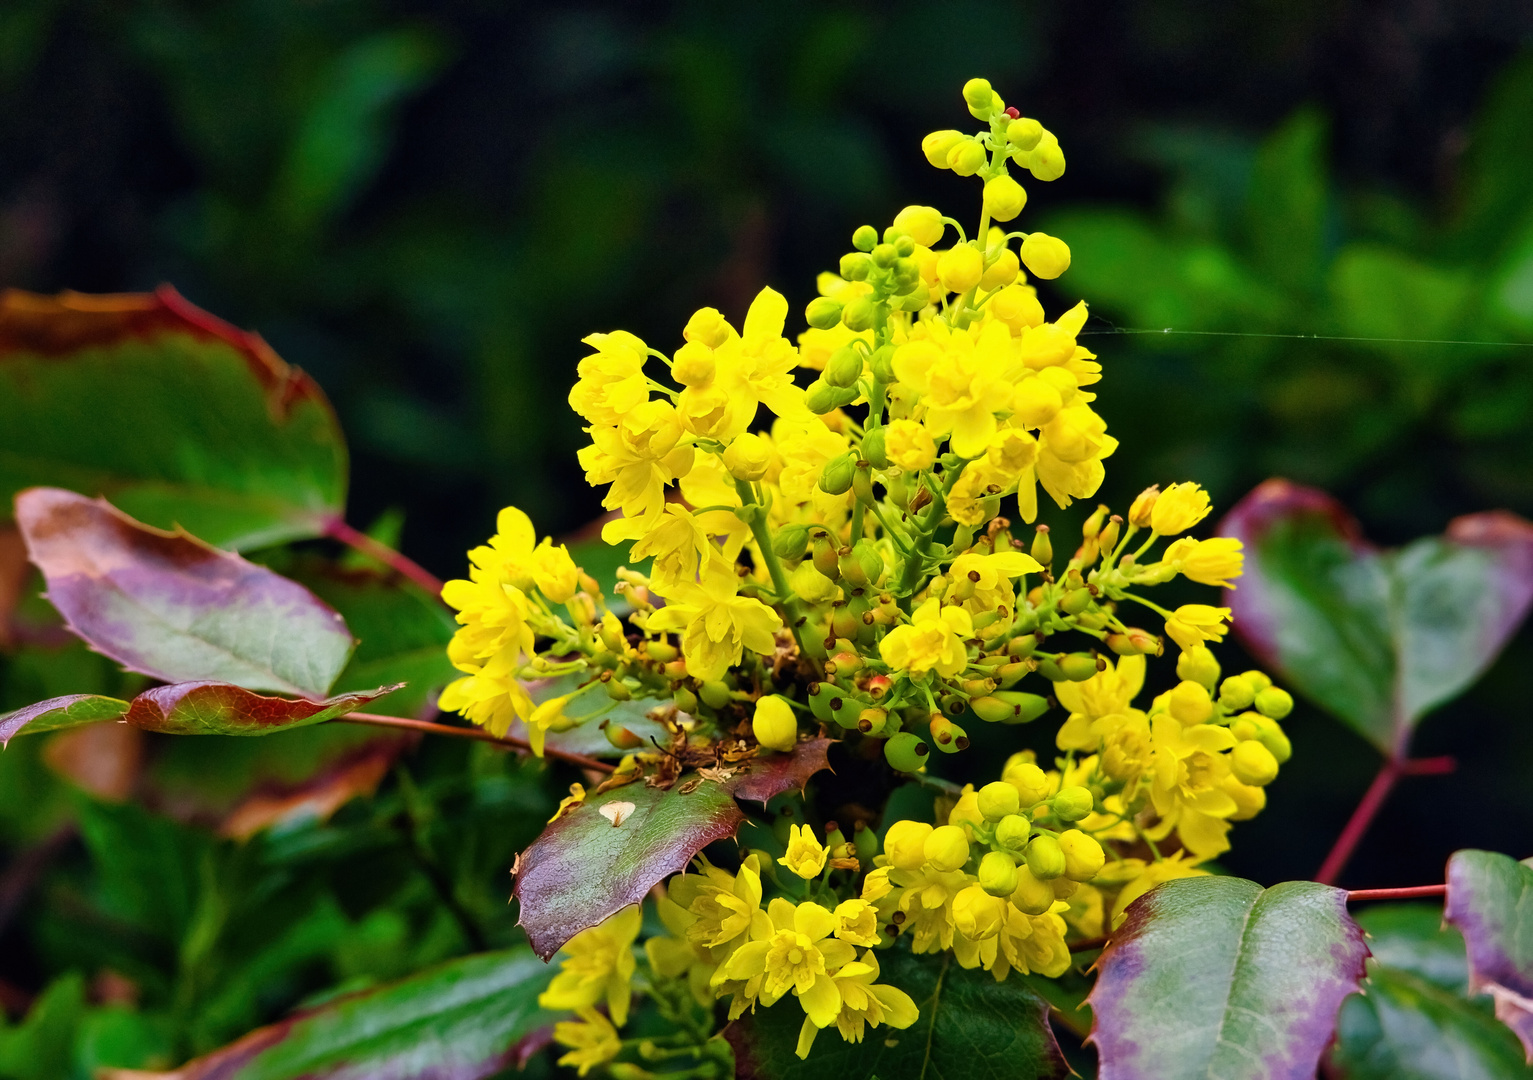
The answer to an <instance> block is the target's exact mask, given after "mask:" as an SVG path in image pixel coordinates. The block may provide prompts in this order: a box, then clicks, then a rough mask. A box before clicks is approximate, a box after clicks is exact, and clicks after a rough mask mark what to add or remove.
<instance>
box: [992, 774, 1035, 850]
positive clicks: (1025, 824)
mask: <svg viewBox="0 0 1533 1080" xmlns="http://www.w3.org/2000/svg"><path fill="white" fill-rule="evenodd" d="M1008 786H1010V785H1008ZM1032 835H1033V826H1032V823H1031V822H1029V821H1028V820H1027V818H1026V817H1024V816H1023V815H1022V814H1007V815H1006V816H1005V817H1003V818H1002V819H1001V820H1000V821H997V822H996V823H995V842H996V845H997V846H998V847H1001V848H1004V849H1005V850H1007V851H1011V852H1015V853H1017V854H1021V853H1022V852H1023V851H1024V850H1026V848H1027V840H1028V837H1030V836H1032Z"/></svg>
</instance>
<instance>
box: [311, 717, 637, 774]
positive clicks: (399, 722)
mask: <svg viewBox="0 0 1533 1080" xmlns="http://www.w3.org/2000/svg"><path fill="white" fill-rule="evenodd" d="M336 719H337V720H338V721H340V722H342V723H347V724H368V725H370V726H372V727H389V728H404V729H406V730H408V731H421V732H425V733H426V734H428V735H447V736H450V737H452V738H455V739H475V740H477V741H479V742H488V743H498V744H500V745H501V746H506V747H510V748H511V749H513V750H521V751H523V752H524V753H531V752H532V745H531V744H530V743H528V742H527V740H525V739H518V738H516V737H515V736H514V735H491V734H490V733H489V732H488V731H485V730H483V729H482V728H471V727H459V726H457V725H454V724H433V723H432V722H431V721H429V720H407V719H405V718H404V717H402V716H379V715H377V714H376V713H361V712H354V713H347V714H346V715H345V716H340V717H337V718H336ZM543 756H544V757H548V758H553V759H554V760H555V761H564V762H568V763H569V764H571V765H579V766H580V767H581V768H582V769H594V770H596V771H597V772H604V773H609V772H612V771H613V769H614V768H615V766H613V765H609V764H608V763H607V762H605V761H600V760H598V759H596V758H593V757H586V755H584V754H572V753H570V752H569V751H568V750H559V749H556V748H555V747H552V746H545V747H544V748H543Z"/></svg>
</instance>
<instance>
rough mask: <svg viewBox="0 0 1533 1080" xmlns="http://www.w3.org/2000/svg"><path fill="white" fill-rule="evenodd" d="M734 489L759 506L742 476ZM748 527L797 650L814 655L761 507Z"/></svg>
mask: <svg viewBox="0 0 1533 1080" xmlns="http://www.w3.org/2000/svg"><path fill="white" fill-rule="evenodd" d="M735 490H736V491H737V492H739V494H740V502H741V503H742V504H744V505H745V506H758V507H759V506H761V503H760V502H759V501H757V499H756V495H755V492H753V491H752V490H751V486H750V485H749V484H747V483H746V482H745V481H744V480H736V481H735ZM750 528H751V535H752V536H753V537H755V538H756V546H757V547H758V548H760V549H761V561H762V562H764V563H766V568H767V574H768V575H770V576H771V578H772V588H773V590H775V591H776V593H777V597H778V600H779V601H780V602H781V603H782V607H783V612H784V613H785V614H786V615H787V616H788V629H790V630H791V631H793V640H794V641H796V642H798V651H799V652H800V653H801V654H803V655H804V656H810V655H813V654H811V653H810V651H809V650H808V649H806V648H804V638H803V635H802V633H801V630H802V628H801V627H800V625H799V624H800V623H801V622H802V621H803V613H802V611H801V610H800V608H799V605H798V597H796V596H794V595H793V590H792V589H791V588H790V587H789V585H788V575H787V572H786V571H784V570H783V568H782V560H781V559H779V558H778V557H777V552H776V551H774V550H772V532H771V530H770V529H768V528H767V523H766V511H765V510H764V509H763V510H761V511H760V512H759V513H755V514H752V515H751V517H750Z"/></svg>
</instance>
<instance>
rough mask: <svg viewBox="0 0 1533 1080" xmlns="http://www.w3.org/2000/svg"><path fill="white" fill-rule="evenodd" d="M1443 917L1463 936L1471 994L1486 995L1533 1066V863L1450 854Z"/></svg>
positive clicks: (1479, 853)
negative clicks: (1520, 1041)
mask: <svg viewBox="0 0 1533 1080" xmlns="http://www.w3.org/2000/svg"><path fill="white" fill-rule="evenodd" d="M1443 917H1444V919H1445V920H1446V921H1447V922H1448V923H1450V924H1451V925H1453V926H1456V927H1458V928H1459V930H1460V931H1462V932H1463V935H1464V942H1465V945H1466V946H1467V948H1468V951H1469V989H1470V992H1471V993H1482V992H1483V993H1489V994H1490V995H1491V997H1492V998H1493V999H1494V1000H1495V1003H1496V1016H1497V1018H1499V1019H1500V1020H1501V1021H1502V1022H1504V1023H1505V1024H1506V1025H1507V1026H1508V1027H1510V1028H1511V1029H1512V1030H1513V1031H1514V1032H1516V1034H1517V1037H1518V1038H1519V1039H1521V1040H1522V1044H1523V1047H1524V1048H1525V1049H1526V1050H1527V1054H1528V1060H1529V1061H1530V1062H1533V863H1530V862H1517V861H1516V860H1515V859H1511V858H1509V857H1507V856H1505V855H1498V854H1496V853H1495V852H1490V851H1456V852H1454V853H1453V857H1452V858H1450V859H1449V860H1448V902H1447V906H1446V909H1445V911H1444V913H1443Z"/></svg>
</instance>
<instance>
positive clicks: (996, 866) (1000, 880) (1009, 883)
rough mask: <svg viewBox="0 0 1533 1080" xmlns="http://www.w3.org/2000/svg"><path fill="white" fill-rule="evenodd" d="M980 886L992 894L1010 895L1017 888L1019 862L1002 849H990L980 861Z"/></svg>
mask: <svg viewBox="0 0 1533 1080" xmlns="http://www.w3.org/2000/svg"><path fill="white" fill-rule="evenodd" d="M977 876H978V878H979V887H980V888H982V889H984V890H985V891H986V892H987V893H989V894H990V895H991V896H1010V895H1011V894H1012V893H1014V892H1015V891H1016V889H1017V864H1016V863H1015V862H1013V861H1012V859H1011V856H1010V855H1007V854H1006V853H1005V852H1002V851H989V852H986V853H985V857H984V858H983V859H981V860H980V861H979V874H978V875H977Z"/></svg>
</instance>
